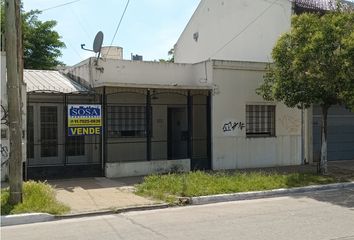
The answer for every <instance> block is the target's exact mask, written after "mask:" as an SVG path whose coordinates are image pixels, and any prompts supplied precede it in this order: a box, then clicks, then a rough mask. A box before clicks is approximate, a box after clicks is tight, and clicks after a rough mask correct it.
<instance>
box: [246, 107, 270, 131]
mask: <svg viewBox="0 0 354 240" xmlns="http://www.w3.org/2000/svg"><path fill="white" fill-rule="evenodd" d="M246 136H247V137H274V136H275V106H274V105H246Z"/></svg>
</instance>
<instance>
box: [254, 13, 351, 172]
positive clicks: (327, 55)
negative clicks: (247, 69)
mask: <svg viewBox="0 0 354 240" xmlns="http://www.w3.org/2000/svg"><path fill="white" fill-rule="evenodd" d="M272 57H273V60H274V63H273V64H270V65H269V66H268V69H267V73H266V74H265V77H264V83H263V84H262V85H261V86H260V87H259V88H258V89H257V93H258V94H259V95H261V96H262V97H263V98H264V99H266V100H277V101H280V102H284V103H285V105H287V106H288V107H298V108H302V107H305V108H308V107H310V106H311V105H312V104H316V105H320V106H321V109H322V127H321V132H322V139H321V162H320V165H321V168H320V169H321V173H324V174H325V173H327V113H328V109H329V107H330V106H332V105H336V104H342V105H345V106H347V107H351V108H352V109H354V13H353V12H340V11H334V12H330V13H326V14H324V15H322V16H320V15H317V14H308V13H307V14H302V15H299V16H294V17H293V18H292V22H291V30H290V32H288V33H285V34H284V35H282V36H281V37H280V38H279V40H278V41H277V43H276V45H275V47H274V49H273V51H272Z"/></svg>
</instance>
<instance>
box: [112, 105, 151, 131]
mask: <svg viewBox="0 0 354 240" xmlns="http://www.w3.org/2000/svg"><path fill="white" fill-rule="evenodd" d="M107 121H108V137H145V136H146V107H144V106H108V107H107Z"/></svg>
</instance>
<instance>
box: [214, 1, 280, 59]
mask: <svg viewBox="0 0 354 240" xmlns="http://www.w3.org/2000/svg"><path fill="white" fill-rule="evenodd" d="M278 1H279V0H274V1H273V2H272V3H271V4H270V5H269V6H268V7H266V8H265V9H264V10H263V11H262V12H261V13H260V14H259V15H257V17H255V18H254V19H253V20H252V21H251V22H250V23H248V24H247V25H246V26H245V27H244V28H243V29H242V30H241V31H240V32H238V33H237V34H236V35H235V36H233V37H232V38H231V40H230V41H228V42H227V43H225V44H224V45H223V46H222V47H221V48H219V49H218V50H217V51H215V52H214V53H213V54H212V55H211V56H210V58H212V57H214V56H215V55H216V54H218V53H219V52H220V51H221V50H223V49H224V48H225V47H226V46H228V45H229V44H230V43H231V42H233V41H234V40H235V39H236V38H238V37H239V36H240V35H242V34H243V33H244V32H245V31H246V30H247V29H248V28H249V27H250V26H251V25H253V24H254V23H255V22H256V21H257V20H258V19H260V18H261V17H262V16H263V15H264V14H265V13H266V12H267V11H268V10H269V9H270V8H271V7H273V5H274V4H276V3H277V2H278Z"/></svg>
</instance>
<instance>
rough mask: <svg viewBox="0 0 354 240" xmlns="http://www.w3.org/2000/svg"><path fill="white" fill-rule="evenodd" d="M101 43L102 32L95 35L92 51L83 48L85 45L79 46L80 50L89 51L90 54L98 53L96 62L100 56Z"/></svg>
mask: <svg viewBox="0 0 354 240" xmlns="http://www.w3.org/2000/svg"><path fill="white" fill-rule="evenodd" d="M102 43H103V32H102V31H99V32H98V33H97V34H96V37H95V40H94V41H93V47H92V50H91V49H87V48H85V44H81V49H83V50H86V51H90V52H94V53H98V56H97V60H98V59H99V58H100V55H101V49H102Z"/></svg>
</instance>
